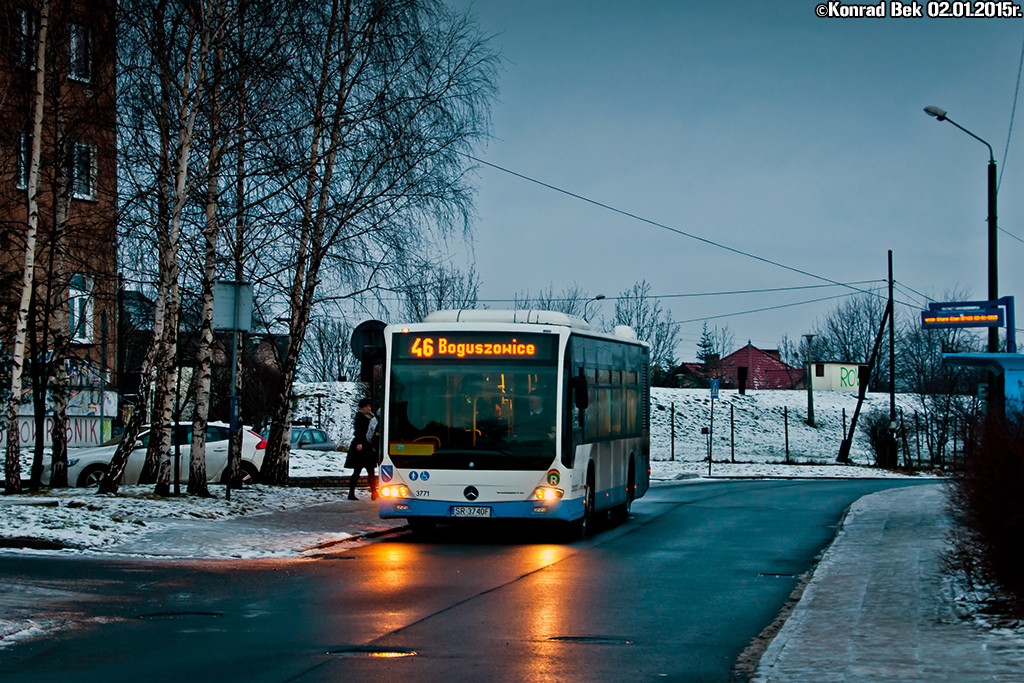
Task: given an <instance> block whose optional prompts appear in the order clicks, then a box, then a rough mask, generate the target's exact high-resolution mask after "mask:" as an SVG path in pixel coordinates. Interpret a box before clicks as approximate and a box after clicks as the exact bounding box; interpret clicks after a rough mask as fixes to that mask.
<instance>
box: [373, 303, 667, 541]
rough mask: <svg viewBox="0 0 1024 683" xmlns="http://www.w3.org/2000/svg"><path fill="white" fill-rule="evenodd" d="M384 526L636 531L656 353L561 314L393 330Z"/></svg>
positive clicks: (489, 317) (482, 313) (443, 318)
mask: <svg viewBox="0 0 1024 683" xmlns="http://www.w3.org/2000/svg"><path fill="white" fill-rule="evenodd" d="M384 339H385V345H386V351H387V366H386V372H385V377H386V380H385V382H386V384H385V392H384V393H385V398H384V401H385V403H384V405H385V410H384V424H383V444H382V446H383V448H382V462H381V468H380V516H381V517H384V518H396V517H398V518H403V517H404V518H407V519H408V520H409V524H410V526H411V527H412V528H413V530H414V531H421V530H426V529H430V528H432V527H433V525H434V524H436V523H438V522H449V521H453V520H457V519H463V518H469V519H480V518H513V519H535V520H557V521H561V522H562V523H564V524H566V525H568V526H570V527H571V528H573V529H574V530H575V531H577V532H579V533H580V534H581V535H585V534H586V533H587V530H588V527H589V526H590V524H591V522H592V520H593V519H594V517H595V515H597V514H605V513H610V514H611V516H612V517H613V518H617V519H619V520H622V519H625V517H626V515H627V514H628V512H629V509H630V505H631V503H632V502H633V500H634V499H635V498H639V497H640V496H642V495H644V493H646V491H647V488H648V486H649V483H650V467H649V462H650V441H649V430H650V382H649V360H650V349H649V347H648V345H647V344H646V343H644V342H641V341H638V340H637V339H636V334H635V333H634V332H633V330H632V329H631V328H629V327H625V326H620V327H617V328H616V329H615V332H614V333H612V334H605V333H601V332H596V331H593V330H591V328H590V325H589V324H588V323H587V322H586V321H584V320H583V319H582V318H578V317H576V316H571V315H566V314H564V313H557V312H551V311H497V310H494V311H491V310H460V311H438V312H435V313H432V314H430V315H428V316H427V317H426V318H425V319H424V321H423V322H421V323H416V324H410V325H403V326H400V325H391V326H388V327H387V328H386V329H385V330H384Z"/></svg>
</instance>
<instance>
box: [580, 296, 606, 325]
mask: <svg viewBox="0 0 1024 683" xmlns="http://www.w3.org/2000/svg"><path fill="white" fill-rule="evenodd" d="M604 298H605V296H604V294H598V295H597V296H595V297H594V298H593V299H591V300H590V301H588V302H587V303H585V304H583V319H584V320H586V321H587V322H590V319H589V318H588V317H587V309H589V308H590V304H592V303H594V302H595V301H601V300H602V299H604Z"/></svg>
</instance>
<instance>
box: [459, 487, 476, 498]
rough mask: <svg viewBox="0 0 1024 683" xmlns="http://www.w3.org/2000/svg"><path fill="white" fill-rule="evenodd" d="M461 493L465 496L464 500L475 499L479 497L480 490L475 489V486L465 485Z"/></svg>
mask: <svg viewBox="0 0 1024 683" xmlns="http://www.w3.org/2000/svg"><path fill="white" fill-rule="evenodd" d="M462 495H464V496H465V497H466V500H476V499H477V498H479V497H480V492H479V491H477V490H476V487H475V486H467V487H466V490H465V491H463V492H462Z"/></svg>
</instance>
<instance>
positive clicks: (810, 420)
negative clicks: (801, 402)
mask: <svg viewBox="0 0 1024 683" xmlns="http://www.w3.org/2000/svg"><path fill="white" fill-rule="evenodd" d="M804 339H806V340H807V424H808V425H810V426H811V427H813V426H814V391H813V389H812V387H811V382H812V377H814V375H813V374H811V373H812V371H813V370H814V363H813V361H812V360H811V340H812V339H814V335H813V334H805V335H804Z"/></svg>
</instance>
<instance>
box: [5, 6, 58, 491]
mask: <svg viewBox="0 0 1024 683" xmlns="http://www.w3.org/2000/svg"><path fill="white" fill-rule="evenodd" d="M49 25H50V0H43V2H42V5H41V7H40V10H39V34H38V39H37V45H36V72H35V76H36V78H35V92H34V93H33V97H32V102H33V108H32V153H31V155H30V158H29V167H28V168H29V170H28V188H27V189H28V226H27V231H26V236H25V262H24V275H23V278H22V281H21V301H20V304H19V306H18V316H17V322H16V323H15V336H14V350H13V353H12V354H11V395H10V397H9V398H8V400H7V424H6V428H7V451H6V457H5V461H4V482H5V487H6V488H5V489H4V490H5V492H6V493H8V494H11V493H20V492H21V458H20V449H19V442H18V410H19V408H20V406H21V394H22V391H21V389H22V374H23V371H24V364H25V346H26V343H25V342H26V337H27V327H28V309H29V302H30V300H31V298H32V280H33V276H34V274H35V255H36V233H37V230H38V227H39V199H38V194H39V165H40V163H39V161H40V157H41V156H42V147H41V145H42V138H43V110H44V102H45V96H46V92H45V84H46V46H47V33H48V31H49Z"/></svg>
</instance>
